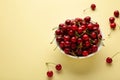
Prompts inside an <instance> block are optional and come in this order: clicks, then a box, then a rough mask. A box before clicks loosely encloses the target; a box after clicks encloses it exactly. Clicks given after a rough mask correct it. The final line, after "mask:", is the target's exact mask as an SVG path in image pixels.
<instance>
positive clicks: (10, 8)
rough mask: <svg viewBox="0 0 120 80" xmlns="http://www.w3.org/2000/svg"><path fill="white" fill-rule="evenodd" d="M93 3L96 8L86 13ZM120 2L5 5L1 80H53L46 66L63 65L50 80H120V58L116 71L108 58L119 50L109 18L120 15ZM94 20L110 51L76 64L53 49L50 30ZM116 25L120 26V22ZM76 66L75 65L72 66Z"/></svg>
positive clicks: (0, 25) (20, 1) (4, 0)
mask: <svg viewBox="0 0 120 80" xmlns="http://www.w3.org/2000/svg"><path fill="white" fill-rule="evenodd" d="M91 3H95V4H96V6H97V9H96V11H94V12H93V11H91V10H90V9H89V10H87V11H86V12H85V13H83V10H84V9H85V8H88V7H89V6H90V4H91ZM119 3H120V0H0V80H48V78H47V76H46V71H47V67H46V66H45V62H54V63H61V64H62V65H63V70H62V72H61V73H57V72H56V71H55V69H54V67H53V66H52V67H51V69H52V70H54V77H53V78H52V79H51V80H120V76H119V74H120V55H117V56H116V57H114V59H113V60H114V61H113V64H112V65H111V66H109V65H107V64H106V63H105V58H106V57H107V56H112V55H114V54H115V53H116V52H118V51H120V47H119V45H120V30H119V29H118V27H117V28H116V30H115V31H113V32H112V34H111V37H108V36H107V35H108V33H109V32H110V28H109V22H108V18H109V17H110V16H113V11H114V10H116V9H118V10H120V4H119ZM87 15H89V16H91V17H92V20H94V21H97V22H98V23H99V24H100V28H101V30H102V32H103V34H104V38H105V39H106V40H105V41H104V44H105V47H102V48H101V50H100V51H99V52H98V54H96V55H95V56H93V57H90V58H87V59H82V60H80V59H79V60H77V59H72V58H70V57H67V56H65V55H63V54H61V52H60V51H59V49H56V51H53V49H54V48H55V47H56V44H55V42H54V44H52V45H50V44H49V43H50V41H51V40H52V39H53V37H54V31H52V30H51V29H52V28H54V27H56V26H57V25H58V24H59V23H61V22H64V20H66V19H72V18H75V17H82V18H83V17H85V16H87ZM116 22H117V23H118V24H119V25H120V19H117V20H116ZM73 65H74V66H73Z"/></svg>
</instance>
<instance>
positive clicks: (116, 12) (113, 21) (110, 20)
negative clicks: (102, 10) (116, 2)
mask: <svg viewBox="0 0 120 80" xmlns="http://www.w3.org/2000/svg"><path fill="white" fill-rule="evenodd" d="M119 14H120V13H119V11H118V10H115V11H114V13H113V15H114V17H110V18H109V23H110V28H111V29H112V30H115V28H116V25H117V24H116V22H115V18H119ZM118 26H119V25H118ZM119 28H120V26H119ZM110 34H111V32H110V33H109V34H108V36H110Z"/></svg>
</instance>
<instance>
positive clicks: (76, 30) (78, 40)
mask: <svg viewBox="0 0 120 80" xmlns="http://www.w3.org/2000/svg"><path fill="white" fill-rule="evenodd" d="M55 37H56V41H57V44H58V46H59V47H60V49H62V50H63V51H64V53H65V54H67V55H71V56H77V57H83V56H88V55H89V54H92V53H94V52H96V51H97V50H98V47H99V45H100V42H101V40H102V35H101V31H100V28H99V24H98V23H97V22H93V21H92V20H91V17H89V16H86V17H85V18H84V19H82V18H75V19H71V20H70V19H67V20H66V21H65V22H64V23H62V24H59V27H58V29H57V30H56V31H55Z"/></svg>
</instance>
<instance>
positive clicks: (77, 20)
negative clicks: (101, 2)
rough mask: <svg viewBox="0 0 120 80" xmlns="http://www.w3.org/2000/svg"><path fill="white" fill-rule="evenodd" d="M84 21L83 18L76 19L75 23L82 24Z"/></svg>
mask: <svg viewBox="0 0 120 80" xmlns="http://www.w3.org/2000/svg"><path fill="white" fill-rule="evenodd" d="M82 21H83V19H82V18H75V22H82Z"/></svg>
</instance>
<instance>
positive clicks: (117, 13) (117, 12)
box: [114, 10, 119, 18]
mask: <svg viewBox="0 0 120 80" xmlns="http://www.w3.org/2000/svg"><path fill="white" fill-rule="evenodd" d="M114 16H115V17H116V18H118V17H119V11H118V10H115V11H114Z"/></svg>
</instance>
